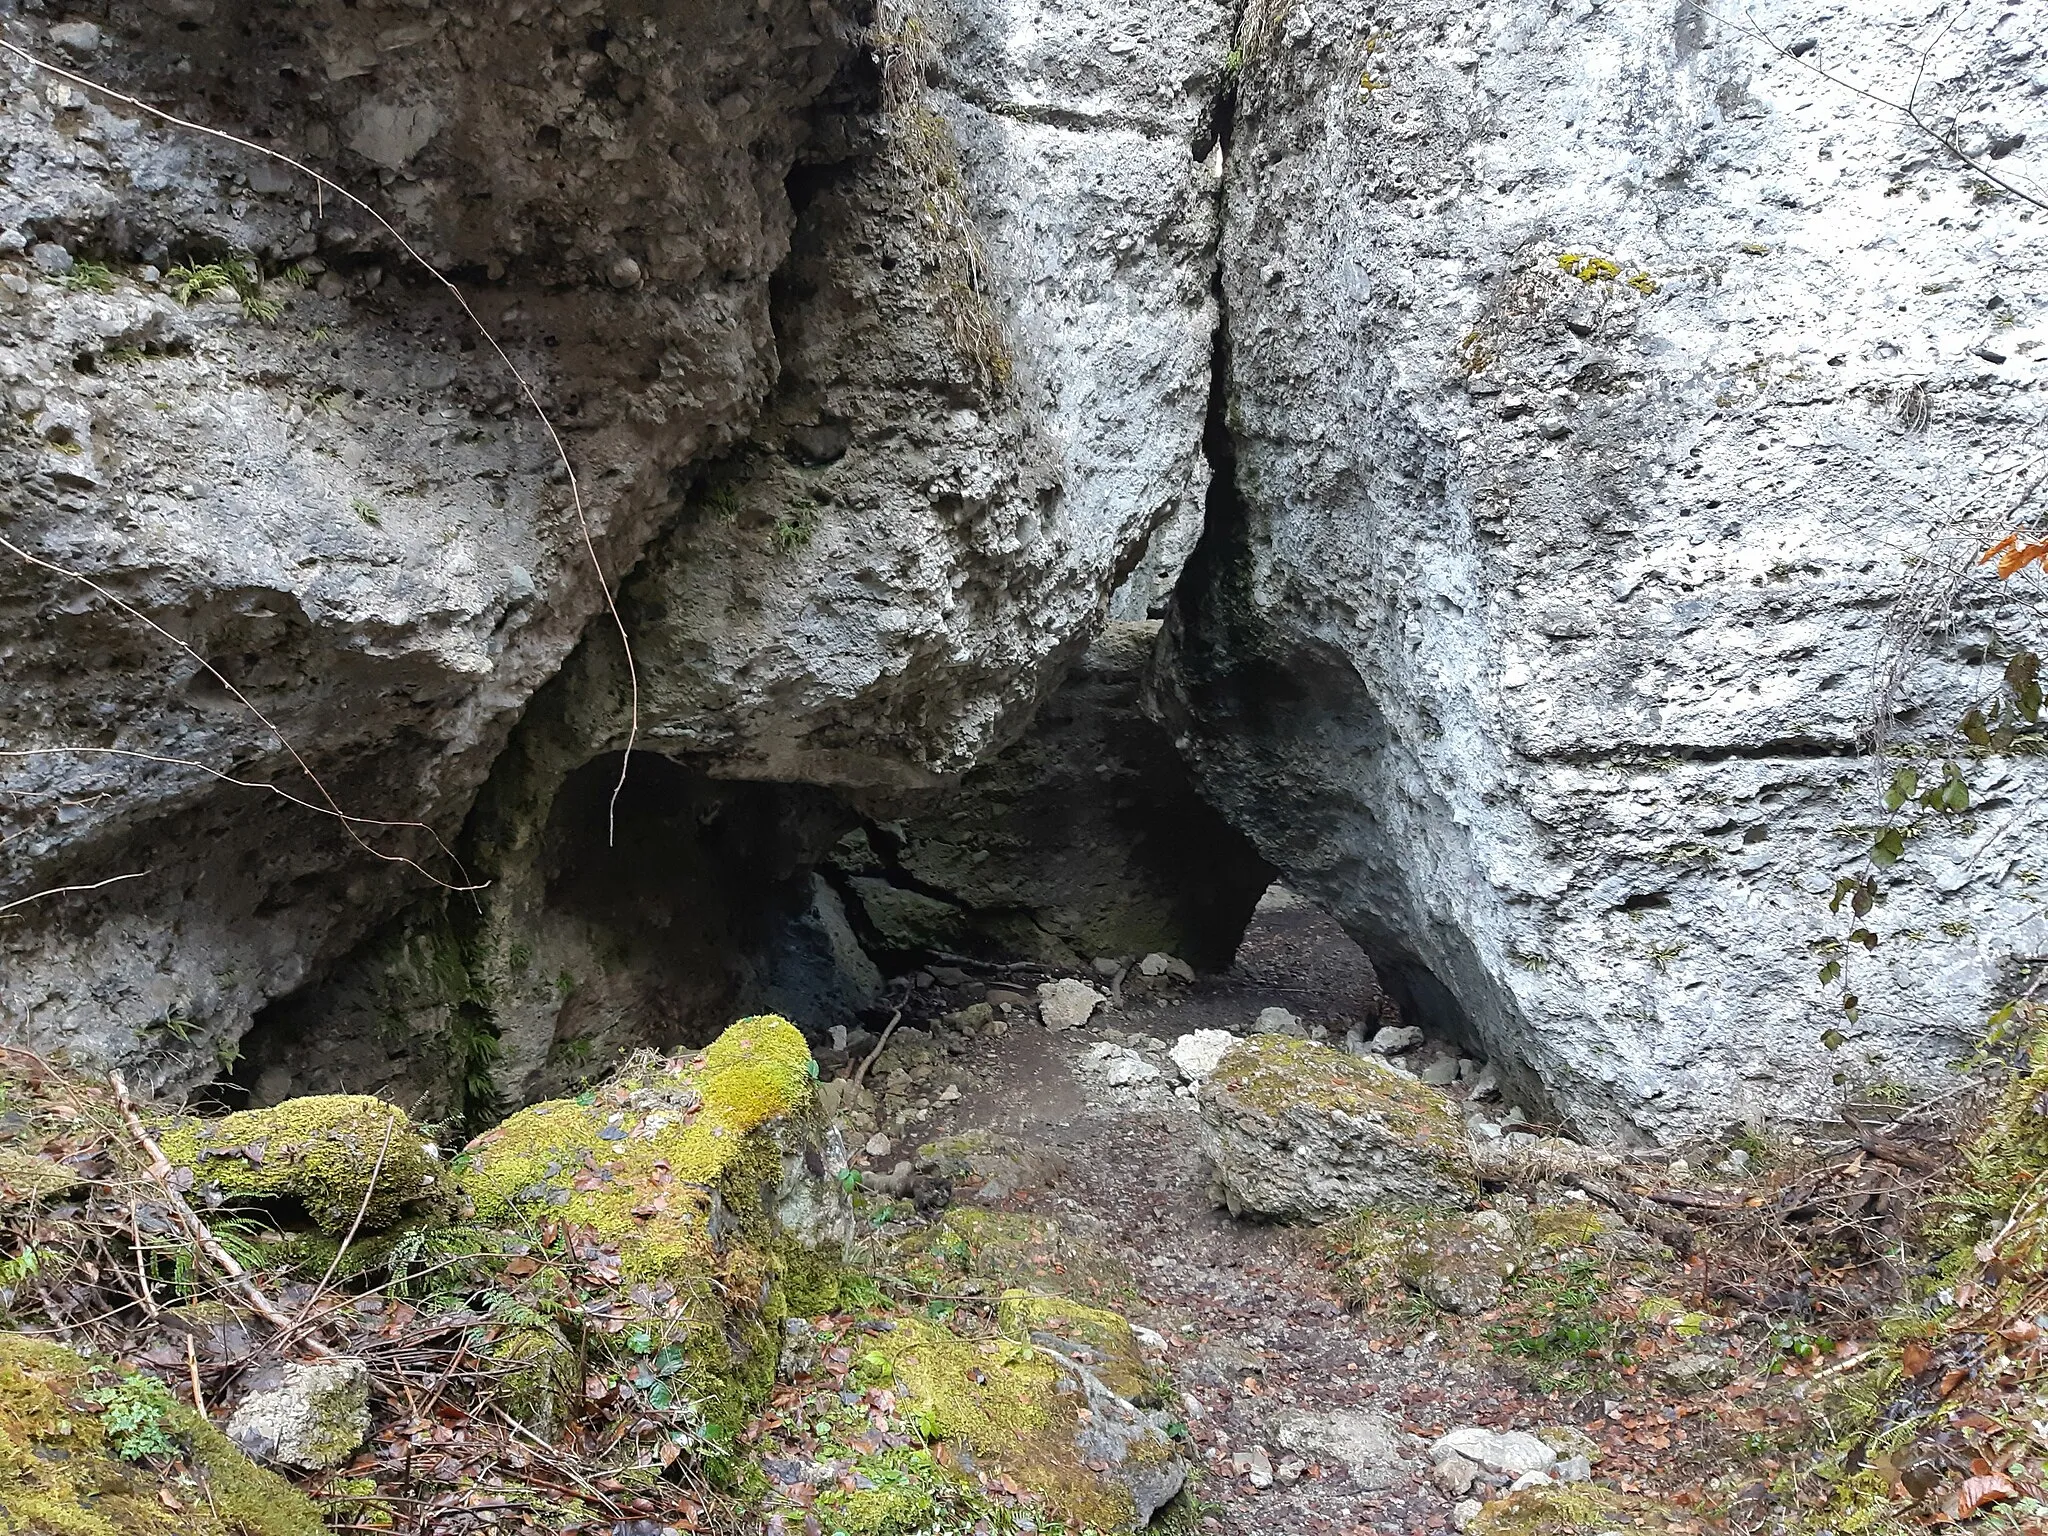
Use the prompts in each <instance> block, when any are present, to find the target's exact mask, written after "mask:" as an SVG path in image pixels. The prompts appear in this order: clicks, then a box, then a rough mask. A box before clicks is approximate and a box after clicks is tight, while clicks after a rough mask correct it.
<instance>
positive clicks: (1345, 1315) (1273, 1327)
mask: <svg viewBox="0 0 2048 1536" xmlns="http://www.w3.org/2000/svg"><path fill="white" fill-rule="evenodd" d="M1276 1005H1277V1006H1281V1007H1285V1008H1287V1009H1289V1010H1290V1011H1291V1012H1293V1013H1294V1014H1295V1015H1296V1016H1297V1017H1299V1018H1300V1019H1301V1020H1303V1022H1305V1023H1309V1024H1322V1025H1325V1026H1328V1027H1330V1029H1331V1031H1332V1034H1333V1036H1334V1037H1336V1038H1339V1039H1341V1038H1342V1036H1343V1034H1344V1031H1345V1029H1346V1028H1347V1027H1348V1026H1349V1025H1351V1024H1353V1023H1365V1024H1366V1026H1367V1029H1368V1033H1369V1032H1370V1030H1371V1028H1373V1027H1376V1026H1377V1015H1378V1012H1379V1008H1380V994H1379V990H1378V986H1377V983H1376V982H1375V980H1374V978H1373V974H1372V969H1371V966H1370V964H1369V963H1368V962H1367V961H1366V959H1365V957H1364V955H1363V954H1362V953H1361V952H1360V951H1359V950H1358V949H1357V947H1356V946H1355V945H1353V944H1352V943H1351V941H1350V940H1349V939H1348V938H1347V937H1346V936H1345V935H1344V933H1343V932H1342V930H1341V929H1339V928H1338V927H1337V925H1336V924H1335V923H1334V922H1332V921H1331V920H1330V919H1329V918H1328V917H1326V916H1324V915H1322V914H1321V913H1319V912H1316V911H1314V910H1313V909H1309V908H1306V907H1293V908H1289V909H1285V910H1277V911H1262V912H1261V913H1260V914H1259V916H1258V918H1257V919H1256V920H1255V921H1254V923H1253V925H1252V927H1251V929H1250V931H1249V932H1248V933H1247V935H1246V937H1245V940H1244V944H1243V946H1242V949H1241V951H1240V954H1239V957H1238V960H1237V964H1236V966H1235V967H1234V968H1233V970H1232V971H1231V972H1230V973H1229V974H1227V975H1223V976H1214V977H1204V978H1201V979H1200V980H1199V981H1198V982H1196V983H1195V984H1194V985H1193V986H1192V987H1188V988H1180V989H1175V990H1173V991H1172V992H1170V993H1168V994H1166V995H1165V996H1164V997H1163V998H1155V999H1147V1000H1135V999H1134V1000H1132V1001H1131V1002H1130V1003H1129V1005H1128V1006H1127V1007H1126V1008H1125V1009H1124V1010H1122V1011H1120V1012H1107V1011H1106V1012H1104V1013H1101V1014H1098V1015H1097V1017H1096V1018H1095V1019H1094V1020H1092V1021H1091V1022H1090V1024H1089V1025H1088V1026H1087V1027H1084V1028H1082V1029H1079V1030H1075V1031H1071V1032H1069V1033H1064V1034H1053V1033H1050V1032H1048V1031H1046V1030H1045V1029H1043V1028H1041V1027H1038V1026H1036V1025H1035V1024H1034V1025H1028V1026H1025V1027H1022V1028H1015V1029H1012V1030H1011V1031H1010V1032H1009V1033H1008V1034H1006V1035H1004V1036H1002V1037H1000V1038H998V1039H994V1040H987V1041H977V1042H976V1046H975V1049H974V1052H973V1053H972V1054H971V1055H970V1056H969V1057H968V1058H967V1061H966V1065H968V1066H969V1067H970V1069H971V1073H972V1078H973V1081H974V1086H972V1087H971V1088H970V1089H969V1090H968V1091H967V1092H966V1093H965V1094H964V1095H963V1097H962V1098H961V1099H960V1100H959V1102H958V1103H956V1104H953V1105H949V1106H944V1107H943V1109H942V1110H941V1112H940V1113H939V1114H937V1115H936V1116H935V1117H934V1118H933V1120H932V1121H931V1122H930V1123H929V1124H928V1125H924V1126H920V1127H918V1128H917V1131H916V1134H917V1136H918V1137H919V1138H920V1139H927V1140H928V1139H936V1138H938V1137H941V1136H945V1135H951V1134H956V1133H959V1132H961V1131H966V1130H971V1129H975V1128H982V1129H987V1130H992V1131H995V1132H998V1133H1000V1134H1002V1135H1004V1136H1006V1137H1011V1138H1015V1139H1016V1140H1017V1141H1019V1142H1022V1143H1025V1144H1027V1145H1030V1146H1033V1147H1036V1148H1040V1149H1043V1150H1044V1151H1046V1152H1049V1153H1052V1154H1056V1156H1054V1157H1049V1158H1047V1159H1045V1160H1044V1161H1043V1163H1042V1164H1040V1165H1038V1166H1039V1167H1040V1171H1041V1174H1042V1178H1041V1179H1040V1180H1039V1181H1036V1182H1033V1183H1030V1184H1027V1185H1026V1186H1024V1187H1020V1188H1018V1189H1017V1190H1015V1191H1014V1192H1013V1193H1012V1194H1010V1195H1009V1196H1008V1198H1007V1199H1005V1200H1003V1201H1002V1202H1001V1203H1000V1208H1003V1209H1011V1210H1020V1211H1032V1212H1037V1213H1042V1214H1047V1215H1052V1216H1054V1217H1056V1218H1058V1219H1059V1220H1061V1221H1062V1222H1063V1223H1064V1224H1066V1225H1067V1226H1069V1227H1070V1228H1071V1229H1073V1230H1074V1231H1076V1232H1077V1233H1079V1234H1080V1235H1082V1236H1083V1237H1085V1238H1087V1239H1089V1240H1091V1241H1092V1242H1094V1243H1096V1244H1098V1245H1099V1246H1100V1247H1102V1248H1104V1249H1106V1250H1107V1251H1109V1252H1110V1253H1111V1254H1113V1255H1114V1256H1115V1257H1116V1258H1117V1259H1119V1260H1121V1261H1122V1262H1123V1263H1124V1264H1125V1265H1127V1266H1128V1267H1129V1268H1130V1270H1131V1271H1132V1272H1133V1273H1134V1274H1135V1275H1136V1277H1137V1282H1138V1292H1139V1296H1140V1298H1141V1302H1140V1305H1139V1306H1138V1307H1137V1308H1135V1309H1134V1318H1133V1320H1134V1321H1136V1322H1139V1323H1142V1324H1145V1325H1147V1326H1149V1327H1151V1328H1153V1329H1155V1330H1156V1331H1157V1332H1159V1333H1160V1334H1162V1335H1164V1336H1165V1337H1166V1338H1167V1339H1168V1340H1169V1345H1170V1349H1169V1357H1168V1358H1169V1361H1170V1363H1171V1364H1172V1366H1173V1368H1174V1371H1175V1374H1176V1377H1177V1379H1178V1381H1179V1383H1180V1385H1181V1387H1182V1389H1183V1392H1184V1401H1183V1404H1182V1408H1183V1414H1184V1418H1185V1420H1186V1422H1187V1424H1188V1427H1189V1432H1190V1436H1191V1438H1192V1441H1193V1444H1194V1446H1195V1447H1196V1448H1197V1450H1198V1451H1199V1453H1200V1456H1201V1458H1202V1462H1203V1465H1204V1469H1205V1470H1204V1478H1203V1483H1202V1491H1201V1496H1202V1498H1203V1500H1204V1501H1205V1503H1206V1504H1207V1505H1210V1506H1214V1507H1212V1508H1209V1509H1207V1510H1206V1516H1207V1518H1206V1520H1205V1525H1206V1526H1207V1527H1208V1528H1211V1529H1218V1530H1222V1531H1228V1532H1237V1533H1244V1536H1311V1533H1325V1532H1327V1533H1345V1532H1354V1531H1357V1532H1364V1531H1375V1532H1422V1531H1436V1530H1442V1529H1445V1528H1447V1526H1448V1524H1449V1519H1450V1511H1451V1507H1452V1504H1453V1502H1454V1501H1453V1500H1451V1499H1450V1498H1448V1497H1446V1496H1445V1495H1443V1494H1442V1493H1440V1492H1439V1491H1438V1490H1437V1489H1436V1488H1435V1487H1434V1486H1432V1485H1430V1484H1429V1483H1428V1482H1427V1481H1424V1480H1420V1479H1417V1480H1414V1481H1411V1482H1409V1483H1408V1484H1407V1485H1406V1486H1405V1487H1397V1488H1395V1489H1394V1490H1392V1491H1388V1492H1373V1493H1367V1492H1364V1491H1362V1490H1361V1489H1359V1488H1357V1487H1355V1486H1354V1485H1353V1484H1352V1482H1351V1480H1350V1477H1349V1475H1348V1474H1347V1473H1346V1472H1345V1471H1344V1470H1343V1469H1342V1468H1341V1467H1337V1466H1331V1465H1316V1464H1314V1463H1313V1462H1311V1464H1310V1466H1309V1467H1308V1469H1307V1471H1306V1473H1305V1474H1304V1475H1300V1476H1299V1477H1298V1478H1296V1479H1294V1480H1292V1481H1291V1482H1290V1481H1288V1480H1287V1479H1286V1478H1285V1476H1284V1475H1283V1476H1282V1477H1281V1478H1279V1479H1276V1481H1275V1482H1274V1484H1273V1485H1272V1486H1270V1487H1265V1488H1259V1487H1255V1486H1254V1484H1253V1481H1252V1480H1251V1478H1250V1477H1249V1476H1246V1475H1241V1474H1240V1473H1237V1472H1234V1471H1233V1458H1234V1456H1235V1455H1236V1453H1239V1452H1244V1451H1248V1450H1250V1449H1251V1448H1252V1447H1254V1446H1258V1447H1262V1448H1263V1449H1264V1450H1265V1452H1266V1453H1267V1460H1268V1462H1270V1464H1271V1465H1272V1466H1273V1467H1274V1468H1276V1469H1281V1468H1283V1467H1284V1464H1285V1463H1286V1462H1288V1461H1289V1460H1293V1459H1306V1458H1298V1457H1296V1456H1295V1455H1294V1453H1291V1452H1288V1451H1285V1450H1283V1449H1282V1448H1281V1446H1280V1445H1279V1443H1278V1441H1277V1439H1276V1437H1275V1433H1274V1423H1275V1419H1276V1417H1277V1416H1278V1415H1279V1414H1281V1413H1282V1412H1284V1411H1286V1410H1290V1409H1292V1410H1305V1411H1309V1412H1326V1411H1328V1410H1332V1409H1341V1408H1360V1407H1374V1408H1378V1409H1380V1410H1382V1411H1384V1412H1386V1413H1388V1414H1390V1415H1392V1416H1393V1417H1395V1418H1397V1419H1400V1420H1401V1421H1402V1422H1403V1423H1404V1425H1405V1426H1406V1427H1408V1428H1409V1429H1411V1430H1412V1431H1413V1432H1414V1433H1416V1434H1418V1435H1421V1436H1424V1437H1433V1436H1435V1435H1438V1434H1441V1433H1443V1432H1445V1431H1447V1430H1449V1429H1451V1428H1453V1427H1455V1426H1458V1425H1464V1424H1483V1425H1486V1426H1489V1427H1493V1428H1531V1427H1534V1426H1536V1425H1538V1424H1544V1423H1553V1422H1556V1421H1557V1419H1558V1416H1559V1409H1558V1405H1557V1404H1556V1403H1553V1402H1549V1401H1545V1400H1542V1399H1537V1400H1534V1401H1531V1400H1528V1399H1525V1398H1524V1397H1523V1396H1521V1395H1520V1394H1518V1393H1517V1391H1516V1390H1515V1389H1514V1388H1513V1387H1512V1386H1511V1385H1509V1384H1508V1383H1507V1382H1506V1381H1505V1380H1503V1379H1502V1378H1501V1377H1500V1376H1499V1375H1498V1374H1496V1373H1495V1372H1494V1371H1493V1370H1492V1369H1490V1368H1489V1367H1488V1365H1486V1364H1485V1363H1484V1362H1475V1361H1474V1360H1472V1359H1471V1358H1469V1357H1468V1355H1467V1354H1466V1353H1465V1352H1463V1351H1461V1350H1453V1349H1447V1348H1444V1347H1442V1345H1443V1341H1442V1339H1441V1338H1440V1336H1439V1334H1438V1333H1437V1332H1436V1331H1435V1330H1434V1329H1431V1328H1428V1327H1426V1326H1417V1327H1414V1328H1409V1329H1393V1328H1391V1327H1390V1324H1389V1322H1388V1320H1386V1319H1384V1318H1380V1319H1375V1318H1373V1317H1370V1316H1360V1315H1356V1314H1353V1313H1351V1312H1348V1311H1347V1309H1346V1307H1345V1306H1344V1305H1343V1304H1342V1302H1341V1301H1340V1300H1339V1296H1338V1293H1337V1291H1336V1289H1335V1287H1334V1285H1333V1283H1332V1276H1331V1275H1330V1273H1329V1272H1328V1271H1327V1270H1326V1269H1325V1268H1323V1267H1321V1266H1320V1265H1319V1264H1318V1262H1317V1250H1316V1247H1315V1245H1314V1243H1313V1242H1312V1241H1311V1240H1309V1239H1308V1238H1307V1237H1306V1236H1305V1235H1304V1234H1302V1233H1300V1232H1295V1231H1289V1230H1286V1229H1280V1228H1274V1227H1269V1226H1261V1225H1255V1224H1252V1223H1248V1222H1243V1221H1238V1220H1233V1219H1232V1218H1230V1217H1229V1216H1227V1215H1226V1214H1224V1213H1223V1212H1222V1211H1221V1210H1219V1209H1218V1208H1217V1207H1216V1206H1215V1205H1214V1204H1213V1203H1212V1202H1211V1200H1210V1198H1209V1194H1208V1178H1207V1174H1206V1172H1205V1169H1204V1167H1203V1165H1202V1161H1201V1158H1200V1155H1199V1153H1198V1151H1197V1146H1196V1136H1195V1121H1196V1116H1195V1109H1194V1104H1193V1101H1192V1100H1191V1099H1188V1098H1183V1097H1175V1096H1173V1095H1171V1094H1170V1093H1159V1094H1155V1095H1151V1096H1147V1097H1146V1098H1145V1099H1144V1101H1143V1102H1142V1103H1141V1104H1134V1103H1133V1102H1132V1100H1131V1098H1130V1097H1128V1096H1125V1095H1121V1094H1118V1093H1115V1092H1113V1091H1108V1090H1104V1089H1102V1088H1099V1087H1097V1086H1095V1085H1093V1084H1092V1083H1091V1082H1090V1080H1089V1078H1088V1077H1087V1076H1086V1075H1085V1074H1083V1073H1077V1072H1076V1071H1075V1069H1074V1067H1075V1063H1076V1062H1077V1061H1078V1060H1079V1058H1080V1057H1081V1056H1082V1055H1083V1053H1084V1052H1085V1051H1086V1050H1087V1049H1088V1047H1089V1046H1090V1045H1092V1044H1093V1043H1094V1042H1096V1041H1097V1040H1099V1039H1102V1038H1104V1037H1105V1035H1112V1036H1117V1037H1121V1036H1124V1035H1128V1034H1130V1033H1134V1032H1143V1033H1148V1034H1152V1035H1154V1036H1157V1037H1159V1038H1161V1039H1164V1040H1168V1041H1171V1040H1174V1039H1177V1038H1178V1037H1179V1036H1181V1035H1183V1034H1185V1033H1187V1032H1189V1031H1191V1030H1196V1029H1212V1028H1230V1029H1234V1030H1237V1031H1240V1032H1242V1031H1244V1030H1246V1029H1247V1028H1248V1027H1249V1026H1250V1024H1251V1023H1252V1021H1253V1020H1254V1019H1255V1018H1256V1017H1257V1016H1258V1014H1259V1011H1260V1010H1261V1009H1263V1008H1267V1007H1271V1006H1276ZM892 1155H893V1154H892ZM1426 1466H1427V1463H1426V1460H1421V1461H1418V1469H1426Z"/></svg>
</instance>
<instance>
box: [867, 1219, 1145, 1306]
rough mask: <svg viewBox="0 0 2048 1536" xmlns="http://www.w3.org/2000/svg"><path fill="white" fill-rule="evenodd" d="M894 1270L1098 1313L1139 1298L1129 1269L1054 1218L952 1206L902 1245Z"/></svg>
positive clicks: (942, 1285)
mask: <svg viewBox="0 0 2048 1536" xmlns="http://www.w3.org/2000/svg"><path fill="white" fill-rule="evenodd" d="M893 1264H894V1266H895V1267H896V1268H897V1269H899V1270H900V1271H901V1272H902V1273H903V1274H904V1276H905V1277H906V1278H908V1279H910V1280H913V1281H916V1282H919V1283H922V1284H927V1285H930V1286H932V1287H934V1288H937V1289H952V1288H953V1287H954V1286H955V1285H957V1284H958V1283H959V1281H960V1280H962V1279H967V1280H971V1281H978V1282H982V1283H983V1284H984V1285H986V1286H988V1287H991V1288H995V1289H1001V1290H1008V1289H1013V1288H1017V1289H1025V1290H1035V1291H1046V1292H1050V1293H1052V1294H1055V1295H1060V1296H1072V1297H1075V1298H1077V1299H1079V1300H1082V1301H1087V1302H1091V1303H1093V1304H1094V1305H1097V1306H1104V1305H1108V1306H1127V1305H1129V1304H1130V1303H1131V1302H1133V1301H1135V1300H1136V1299H1137V1294H1138V1290H1137V1284H1136V1282H1135V1281H1134V1280H1133V1278H1132V1276H1131V1272H1130V1270H1129V1268H1128V1267H1126V1266H1125V1265H1124V1264H1122V1263H1121V1262H1119V1261H1118V1260H1117V1259H1116V1258H1115V1257H1114V1256H1113V1255H1111V1254H1108V1253H1106V1252H1104V1251H1103V1250H1101V1249H1100V1248H1098V1247H1096V1246H1095V1245H1093V1244H1091V1243H1086V1242H1083V1241H1081V1240H1080V1239H1078V1238H1076V1237H1075V1236H1074V1235H1073V1234H1072V1233H1071V1232H1069V1231H1067V1230H1066V1228H1064V1227H1063V1226H1061V1225H1060V1223H1058V1222H1057V1221H1054V1220H1052V1219H1051V1218H1050V1217H1046V1216H1031V1215H1025V1214H1022V1213H1020V1212H1015V1211H988V1210H983V1209H981V1208H979V1207H976V1206H965V1205H956V1206H953V1207H952V1208H951V1209H949V1210H948V1211H947V1212H946V1213H945V1215H944V1216H942V1217H940V1218H939V1220H938V1221H936V1222H934V1223H932V1224H931V1225H930V1226H927V1227H922V1228H919V1229H918V1230H917V1231H915V1232H912V1233H909V1234H907V1235H906V1236H905V1237H903V1238H902V1239H901V1240H900V1241H899V1242H898V1243H897V1245H896V1249H895V1254H894V1258H893Z"/></svg>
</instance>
